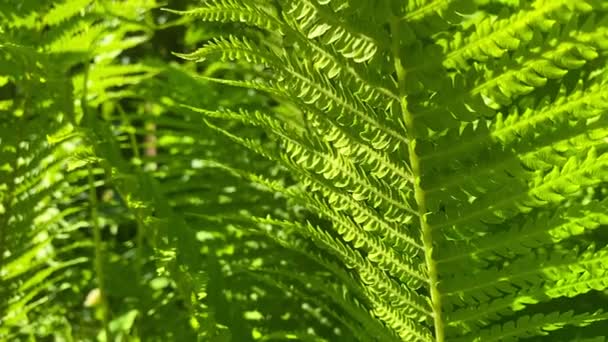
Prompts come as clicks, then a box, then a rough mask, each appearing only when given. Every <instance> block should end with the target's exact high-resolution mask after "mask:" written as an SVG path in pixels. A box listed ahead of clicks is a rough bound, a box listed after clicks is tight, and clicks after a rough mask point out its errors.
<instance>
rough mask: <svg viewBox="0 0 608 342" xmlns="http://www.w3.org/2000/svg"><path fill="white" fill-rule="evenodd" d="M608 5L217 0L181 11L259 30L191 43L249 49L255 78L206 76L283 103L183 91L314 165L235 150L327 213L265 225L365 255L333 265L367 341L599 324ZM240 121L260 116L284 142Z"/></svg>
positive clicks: (326, 251)
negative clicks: (287, 177) (270, 165)
mask: <svg viewBox="0 0 608 342" xmlns="http://www.w3.org/2000/svg"><path fill="white" fill-rule="evenodd" d="M403 3H405V5H404V4H403ZM607 10H608V8H606V5H605V4H604V3H603V2H602V1H593V0H582V1H579V0H562V1H546V0H537V1H531V2H521V3H519V4H518V5H512V4H511V2H506V1H407V2H397V1H388V0H385V1H366V0H358V1H355V0H353V1H346V0H335V1H334V0H332V1H317V0H299V1H289V0H284V1H283V0H281V1H263V0H260V1H244V0H212V1H206V2H204V3H203V4H201V5H200V6H197V7H196V8H193V9H191V10H187V11H177V13H179V14H183V15H186V16H193V17H194V18H196V19H200V20H203V21H206V22H220V23H229V22H236V23H240V24H241V25H244V26H245V27H248V28H254V29H243V30H242V34H240V35H225V36H220V37H217V38H215V39H213V40H211V41H209V42H208V43H207V44H205V45H204V46H203V47H201V48H200V49H198V50H196V51H194V52H192V53H189V54H179V56H180V57H182V58H184V59H186V60H191V61H196V62H202V61H213V60H217V59H221V60H223V61H226V62H232V61H245V62H247V63H249V65H251V66H252V72H253V73H254V76H253V77H249V78H232V79H228V78H212V77H209V76H203V77H204V79H206V80H213V81H217V82H220V83H224V84H227V85H232V86H239V87H245V88H249V89H251V90H253V91H255V92H261V93H265V94H267V95H268V96H269V97H270V98H272V99H273V100H274V101H276V102H278V103H280V104H281V106H277V107H276V108H268V106H262V107H259V108H258V109H255V108H251V106H250V108H244V109H240V110H239V109H225V108H224V109H218V110H214V109H212V108H200V107H197V106H193V105H192V104H191V103H188V101H185V102H184V104H186V106H185V108H187V109H189V110H191V111H192V112H195V113H199V114H201V115H202V116H204V117H206V119H205V120H207V122H208V125H209V126H210V127H213V128H215V129H217V130H219V131H221V132H223V133H225V134H226V136H227V137H229V138H231V139H232V140H234V141H236V142H238V143H240V144H242V145H244V146H246V147H247V148H249V149H251V150H253V151H255V152H257V153H259V154H260V155H262V156H264V157H266V158H269V159H270V160H273V161H276V162H278V163H280V165H282V166H283V167H284V168H286V169H287V170H289V171H290V172H291V173H292V174H293V175H295V176H296V177H297V179H298V181H299V184H300V186H297V187H285V186H283V185H281V184H279V183H277V182H275V181H273V180H272V179H269V178H271V177H267V176H263V175H255V174H252V173H251V172H246V170H234V169H230V172H232V173H235V174H239V175H241V176H243V177H246V178H248V179H251V180H254V181H256V182H259V183H261V184H263V185H264V186H266V187H268V188H270V189H272V190H273V191H276V192H280V193H281V194H283V195H284V196H285V197H287V198H290V199H291V200H293V201H295V202H296V203H299V204H301V205H302V206H304V207H306V208H308V209H309V210H310V211H312V212H315V213H318V214H319V216H320V217H321V218H322V219H321V220H317V221H316V222H303V221H293V220H284V219H280V218H277V217H272V215H271V216H270V217H266V218H263V217H259V218H254V219H252V220H251V221H253V222H252V223H250V225H251V226H252V227H255V226H256V225H255V224H254V223H255V222H263V223H265V224H268V225H270V226H273V227H278V228H280V231H288V232H290V233H294V234H297V235H299V236H301V239H303V241H307V242H308V243H311V242H312V243H314V245H315V246H317V248H320V249H321V250H319V251H317V250H316V249H313V250H315V252H314V253H313V254H314V256H313V258H316V259H317V261H318V262H319V263H320V264H322V263H323V262H324V261H323V260H325V259H324V258H326V257H332V258H337V259H338V260H340V261H341V263H343V264H344V265H346V266H347V267H348V268H350V269H351V270H352V272H353V273H352V274H349V275H348V276H345V277H342V278H340V279H341V281H343V283H341V282H336V283H335V284H347V288H348V292H349V293H350V294H349V296H353V297H354V296H357V297H358V298H359V300H358V301H357V303H361V306H360V307H365V308H367V309H368V310H370V311H371V312H372V313H373V317H374V318H372V317H366V316H365V315H362V314H361V312H360V311H358V310H352V311H348V310H347V311H346V312H347V313H348V316H347V317H348V319H345V320H344V321H342V322H340V323H341V324H343V325H344V326H345V327H347V329H351V330H352V331H353V332H356V334H355V335H356V336H357V337H358V338H359V339H360V340H375V339H377V340H381V341H388V340H403V341H515V340H527V339H529V340H534V341H537V340H539V339H542V338H543V337H541V336H546V337H547V338H549V340H551V341H558V340H560V341H561V340H564V341H566V340H576V339H577V338H583V337H585V338H593V337H598V338H599V337H601V336H604V335H605V329H606V323H605V320H606V318H607V317H608V316H607V315H606V313H605V312H604V311H603V310H604V309H603V307H604V306H605V303H606V298H605V295H604V291H605V290H606V285H605V284H606V282H605V279H604V278H605V272H606V262H605V261H606V257H605V255H606V248H607V247H606V243H607V242H608V241H607V240H606V239H605V235H604V234H603V232H602V230H603V229H602V228H604V227H605V224H606V217H605V215H604V213H605V211H606V209H607V207H606V200H605V194H604V191H603V190H602V189H604V186H605V182H606V180H607V178H608V170H607V166H608V164H607V161H608V159H607V158H608V157H607V155H606V153H605V151H606V147H607V146H608V145H607V144H606V142H607V140H606V134H607V133H608V128H607V125H606V110H607V109H608V108H606V107H607V103H608V101H606V100H607V98H606V94H607V93H606V89H607V88H606V80H607V74H606V71H605V64H606V48H607V47H608V45H607V43H606V42H608V37H607V36H606V35H607V33H608V31H607V29H608V21H606V18H608V16H607V15H608V13H606V11H607ZM293 118H297V119H298V120H294V119H293ZM226 121H229V122H237V123H239V124H240V125H249V126H251V127H261V128H263V129H265V130H266V131H267V132H268V134H270V136H272V137H273V139H275V141H276V142H277V143H278V145H279V147H278V148H277V147H273V146H268V145H265V144H262V143H260V142H259V141H258V140H256V139H252V138H250V137H248V136H246V135H243V134H239V133H238V132H235V131H232V130H231V129H230V127H227V126H226V123H225V122H226ZM298 122H304V124H298ZM273 234H275V233H274V232H272V231H271V235H273ZM298 241H299V240H298ZM286 246H287V247H288V248H290V249H294V250H298V251H302V252H304V253H306V251H307V250H306V249H302V248H301V247H299V246H297V245H295V244H291V245H290V244H289V243H286ZM342 272H343V271H339V272H338V274H342ZM353 275H354V276H353ZM316 277H317V275H311V277H310V280H309V281H308V282H309V283H311V284H312V283H314V282H316V280H315V279H316ZM285 281H287V282H292V283H293V282H298V279H286V280H285ZM280 284H281V283H280V282H279V283H277V286H278V287H280V286H282V285H280ZM335 284H334V285H332V286H336V285H335ZM361 284H364V286H363V287H360V285H361ZM321 288H324V287H323V286H321V285H318V286H312V288H311V289H310V292H314V291H319V290H320V289H321ZM330 288H331V286H330V287H328V288H327V289H326V292H325V293H326V294H327V295H328V296H331V295H330V293H331V290H330ZM351 291H352V292H351ZM305 292H308V291H305ZM307 295H308V296H310V293H309V294H306V293H303V294H301V298H307V297H306V296H307ZM348 303H349V302H346V303H341V305H343V307H344V308H346V307H350V306H351V305H352V303H353V302H350V303H351V304H348ZM327 309H328V310H329V312H334V313H335V311H333V310H336V309H334V308H327ZM336 316H340V315H336ZM338 320H339V319H338ZM378 324H381V325H380V326H378ZM372 327H373V328H372ZM372 329H376V330H374V331H378V333H374V334H371V335H366V334H365V333H364V332H367V331H372Z"/></svg>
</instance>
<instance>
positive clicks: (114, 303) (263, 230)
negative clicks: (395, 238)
mask: <svg viewBox="0 0 608 342" xmlns="http://www.w3.org/2000/svg"><path fill="white" fill-rule="evenodd" d="M195 3H196V1H190V0H188V1H186V0H172V1H171V2H170V3H161V2H158V1H155V0H128V1H118V0H97V1H90V0H61V1H43V0H4V1H2V2H0V282H1V283H0V340H2V341H38V340H40V341H96V340H97V341H108V340H111V341H196V340H199V341H230V340H231V341H239V342H241V341H242V342H244V341H254V340H271V339H274V340H293V339H298V340H310V341H317V340H333V341H335V340H344V341H350V340H353V339H354V338H353V337H352V336H350V335H348V334H349V333H348V332H347V330H346V329H341V328H339V327H340V323H339V322H340V320H341V314H340V309H339V308H337V307H336V306H335V305H334V304H333V303H335V301H339V300H340V298H339V296H337V297H336V298H323V297H322V296H321V295H320V294H319V293H316V290H315V288H314V287H311V286H310V283H309V280H308V279H309V275H310V274H312V273H315V274H316V275H317V277H316V278H315V279H316V280H321V281H322V282H326V284H317V285H318V286H330V287H334V288H335V293H337V294H340V293H341V292H343V291H342V287H341V285H339V282H338V281H336V279H334V277H332V276H330V273H329V272H327V271H324V268H323V267H321V266H319V265H321V264H324V265H325V266H326V267H330V268H339V266H336V264H335V263H334V262H333V261H332V260H324V259H323V260H314V255H315V254H314V253H311V254H307V255H308V256H313V257H312V258H306V257H303V255H302V253H298V252H297V251H312V252H314V250H315V247H313V246H310V245H308V243H307V242H304V241H303V240H301V239H299V238H298V237H296V236H294V235H293V234H291V233H290V231H289V230H288V229H287V228H286V229H285V230H278V229H279V228H277V227H276V226H274V227H271V226H269V225H266V224H255V223H252V222H251V220H250V217H252V216H256V217H264V216H265V215H267V214H272V215H273V216H274V217H279V218H284V219H291V220H303V219H304V218H308V219H310V220H313V221H314V220H315V218H314V217H312V216H311V217H309V213H307V212H306V211H305V210H303V209H302V208H301V207H299V206H297V205H295V204H293V203H290V202H289V201H287V200H286V199H285V198H283V197H281V196H279V195H278V194H277V193H275V192H273V191H268V189H267V188H264V187H263V186H260V185H257V184H259V183H260V181H259V180H257V181H256V182H254V180H256V179H255V176H254V175H256V174H263V175H268V179H267V180H264V181H263V182H270V183H269V184H271V183H272V184H279V185H280V186H282V187H290V186H298V185H297V183H295V182H294V180H293V179H292V178H291V177H290V176H289V174H288V173H287V172H286V171H285V170H284V169H282V168H280V167H278V166H277V165H276V164H274V163H271V162H268V161H267V160H266V159H264V158H262V157H260V156H258V155H256V154H254V153H252V152H250V151H248V150H246V149H243V148H240V147H238V146H236V145H235V143H234V142H233V141H232V140H230V139H229V138H227V137H226V136H225V135H224V134H220V133H218V132H217V130H216V129H211V128H209V126H207V125H206V124H205V122H204V121H203V119H202V116H201V115H200V114H198V113H194V112H192V111H190V110H188V109H187V108H186V107H184V106H183V105H184V104H185V105H190V106H194V107H202V108H233V107H234V108H237V107H238V108H247V107H252V108H253V107H255V108H267V109H269V110H272V111H273V112H275V113H278V115H282V116H283V117H284V118H285V119H287V120H293V121H294V122H301V118H299V117H297V114H290V113H293V112H292V111H290V110H289V109H288V108H283V107H282V106H281V105H280V104H279V103H277V102H276V101H274V100H272V99H270V98H268V97H266V96H263V95H261V94H259V93H256V92H255V91H251V90H243V89H239V88H235V87H230V86H227V85H221V84H216V83H209V82H208V81H207V80H205V79H204V78H201V77H200V76H201V75H203V76H207V77H211V76H212V77H226V78H230V79H254V78H255V77H258V76H259V75H260V74H263V73H264V72H265V70H263V69H259V68H252V67H247V66H245V65H241V64H239V63H225V62H206V63H197V64H194V63H190V62H184V61H183V60H181V59H179V58H177V57H176V56H174V55H173V54H172V52H183V51H192V50H194V49H195V48H196V47H197V46H200V45H201V44H202V43H204V42H205V41H207V40H209V39H210V38H211V37H213V36H217V35H218V34H220V35H226V34H228V33H230V32H237V31H243V30H249V31H250V32H247V33H248V35H250V36H253V37H255V36H259V37H260V39H263V37H262V33H261V32H256V31H255V30H254V29H252V28H247V27H245V26H242V25H238V24H209V23H202V22H199V21H197V20H196V18H195V17H181V16H178V15H175V14H172V13H169V12H166V11H163V10H162V9H161V8H162V7H169V8H171V9H178V10H179V9H187V8H189V6H191V5H193V4H195ZM225 125H226V127H222V126H220V127H217V128H219V129H227V128H230V131H231V132H238V134H239V136H240V137H247V138H250V139H254V140H256V141H259V142H261V143H263V144H264V145H266V146H268V147H269V148H273V146H274V144H275V142H274V141H272V140H270V139H269V138H268V137H267V136H266V134H265V133H264V131H263V130H261V129H257V128H255V127H250V126H247V127H245V126H243V127H238V126H235V125H238V123H234V122H233V123H225ZM228 126H230V127H228ZM263 182H262V183H263ZM317 221H318V220H317ZM318 223H322V222H318ZM284 246H292V247H293V246H296V247H297V248H284ZM296 270H297V271H296ZM294 284H301V285H300V286H295V287H294ZM337 322H338V323H337Z"/></svg>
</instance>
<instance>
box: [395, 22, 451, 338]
mask: <svg viewBox="0 0 608 342" xmlns="http://www.w3.org/2000/svg"><path fill="white" fill-rule="evenodd" d="M399 20H400V19H399V18H397V17H394V18H392V19H391V34H392V50H393V51H392V52H393V60H394V63H395V71H396V73H397V81H398V84H399V96H400V98H401V99H400V104H401V113H402V115H403V119H404V122H405V127H406V129H407V133H408V134H407V135H408V138H409V141H410V143H409V144H408V153H409V161H410V167H411V169H412V175H413V178H414V197H415V199H416V205H417V206H418V217H419V220H420V228H421V230H422V243H423V246H424V251H425V253H424V259H425V263H426V266H427V268H428V276H429V292H430V294H431V306H432V308H433V318H434V323H435V324H434V325H435V340H436V342H444V340H445V334H444V327H443V317H442V312H441V294H440V293H439V289H438V288H437V285H438V272H437V266H436V264H435V260H434V259H433V236H432V229H431V226H430V225H429V224H428V222H427V219H426V214H427V209H426V194H425V192H424V190H423V189H422V187H421V186H420V181H421V176H422V172H421V169H420V158H419V156H418V154H417V153H416V139H415V137H414V135H413V132H414V131H415V126H414V124H415V123H414V116H413V115H412V113H410V111H409V110H408V108H407V91H406V83H405V82H406V76H407V75H406V71H405V69H404V68H403V64H402V63H401V53H400V48H401V39H400V38H401V37H400V34H399Z"/></svg>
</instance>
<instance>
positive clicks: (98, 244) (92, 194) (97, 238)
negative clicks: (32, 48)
mask: <svg viewBox="0 0 608 342" xmlns="http://www.w3.org/2000/svg"><path fill="white" fill-rule="evenodd" d="M88 82H89V64H88V61H87V64H86V67H85V70H84V77H83V88H82V97H81V99H80V106H81V109H82V116H83V118H84V120H85V122H89V121H88V120H89V118H88V115H89V113H88V108H87V95H88V91H87V90H88V84H87V83H88ZM87 171H88V183H89V204H90V205H91V222H92V225H93V242H94V244H95V274H96V276H97V287H98V288H99V299H100V305H101V312H102V317H103V318H102V320H103V325H104V330H105V333H106V341H112V334H111V332H110V306H109V304H108V299H107V297H106V291H105V280H104V273H103V246H102V240H101V230H100V227H99V220H98V213H97V207H98V205H97V193H96V191H95V189H96V188H95V179H94V177H93V168H92V166H91V164H90V163H88V164H87Z"/></svg>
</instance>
